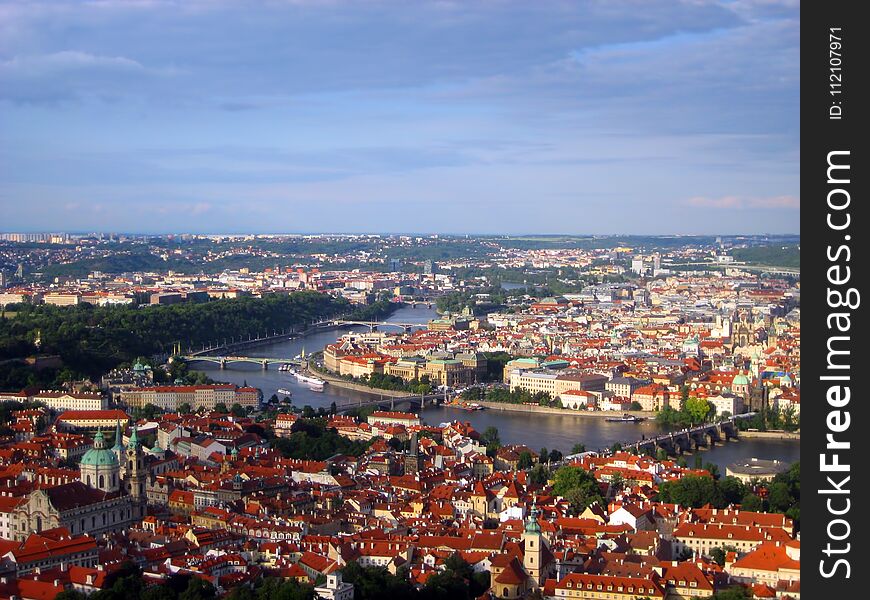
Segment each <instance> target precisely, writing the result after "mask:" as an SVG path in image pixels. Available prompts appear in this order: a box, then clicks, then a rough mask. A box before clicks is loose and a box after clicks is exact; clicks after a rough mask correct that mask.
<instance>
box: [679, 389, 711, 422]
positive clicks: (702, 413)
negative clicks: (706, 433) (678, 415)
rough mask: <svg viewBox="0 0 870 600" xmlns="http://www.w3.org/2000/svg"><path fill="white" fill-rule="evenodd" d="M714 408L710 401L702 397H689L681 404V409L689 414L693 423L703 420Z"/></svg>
mask: <svg viewBox="0 0 870 600" xmlns="http://www.w3.org/2000/svg"><path fill="white" fill-rule="evenodd" d="M714 410H715V409H714V408H713V404H712V403H710V401H708V400H706V399H704V398H695V397H693V396H692V397H689V399H688V400H686V403H685V404H684V405H683V411H684V412H685V413H686V414H688V415H689V419H690V420H691V422H692V423H693V424H697V423H703V422H705V421H706V420H707V419H708V418H709V416H710V415H711V413H712V412H713V411H714Z"/></svg>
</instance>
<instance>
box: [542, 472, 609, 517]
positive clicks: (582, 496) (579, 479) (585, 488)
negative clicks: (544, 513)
mask: <svg viewBox="0 0 870 600" xmlns="http://www.w3.org/2000/svg"><path fill="white" fill-rule="evenodd" d="M553 492H554V493H555V494H556V495H558V496H562V497H563V498H565V499H566V500H568V502H569V503H571V507H572V509H573V510H574V511H575V512H581V511H582V510H583V509H585V508H586V507H587V506H589V505H590V504H592V503H594V502H599V503H602V504H603V502H604V499H603V497H602V496H601V488H600V487H599V486H598V482H597V481H596V480H595V478H594V477H593V476H592V474H591V473H589V472H588V471H586V470H585V469H581V468H580V467H573V466H566V467H560V468H559V469H557V470H556V473H555V476H554V483H553Z"/></svg>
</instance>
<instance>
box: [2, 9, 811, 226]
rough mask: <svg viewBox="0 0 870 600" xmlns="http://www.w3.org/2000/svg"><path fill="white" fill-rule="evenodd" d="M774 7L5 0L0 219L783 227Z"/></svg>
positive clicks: (794, 52)
mask: <svg viewBox="0 0 870 600" xmlns="http://www.w3.org/2000/svg"><path fill="white" fill-rule="evenodd" d="M799 13H800V7H799V3H798V2H797V1H791V0H717V1H707V0H685V1H682V2H679V1H676V0H667V1H664V0H630V1H628V0H602V1H576V2H558V1H555V0H541V1H540V2H528V1H517V2H510V1H483V0H478V1H466V2H454V1H439V2H425V1H423V0H419V1H411V2H409V1H407V0H406V1H395V2H392V1H366V0H357V1H354V2H350V1H347V2H345V1H340V0H318V1H314V0H90V1H88V0H69V1H65V0H58V1H45V0H43V1H39V0H37V1H10V0H0V231H85V232H89V231H119V232H141V233H163V232H200V233H243V232H262V233H282V232H302V233H305V232H343V233H354V232H385V233H388V232H415V233H445V234H446V233H494V234H524V233H563V234H737V233H741V234H760V233H773V234H777V233H796V232H798V230H799V226H800V196H799V176H798V172H799V161H800V158H799V141H800V129H799V112H800V98H799V85H800V76H799V67H800V62H799V42H800V35H799V34H800V19H799Z"/></svg>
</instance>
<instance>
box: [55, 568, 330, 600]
mask: <svg viewBox="0 0 870 600" xmlns="http://www.w3.org/2000/svg"><path fill="white" fill-rule="evenodd" d="M312 592H313V589H312ZM216 597H217V591H216V590H215V587H214V586H213V585H212V584H211V583H209V582H208V581H206V580H205V579H202V578H200V577H196V576H195V575H192V574H187V573H176V574H173V575H170V576H169V577H168V578H167V580H166V582H165V583H161V584H157V585H147V584H146V582H145V580H144V578H143V577H142V570H141V569H140V568H139V567H138V566H136V565H135V564H134V563H132V562H129V561H128V562H125V563H123V564H122V565H121V566H120V567H119V568H117V569H115V570H113V571H112V572H110V573H109V574H108V575H106V579H105V583H104V588H103V589H100V590H97V591H95V592H93V593H91V594H85V593H84V592H80V591H78V590H75V589H68V590H64V591H63V592H61V593H59V594H58V595H57V596H55V600H85V599H89V600H212V599H214V598H216ZM312 598H313V596H312ZM294 600H295V599H294ZM299 600H303V599H302V598H299ZM306 600H310V599H306Z"/></svg>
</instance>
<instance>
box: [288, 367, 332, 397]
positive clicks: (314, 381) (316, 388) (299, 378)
mask: <svg viewBox="0 0 870 600" xmlns="http://www.w3.org/2000/svg"><path fill="white" fill-rule="evenodd" d="M290 374H291V375H292V376H293V377H295V378H296V382H297V383H301V384H302V385H304V386H306V387H308V389H310V390H311V391H313V392H322V391H323V388H324V386H326V382H325V381H324V380H322V379H319V378H317V377H311V376H310V375H304V374H302V373H300V372H299V371H290Z"/></svg>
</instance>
